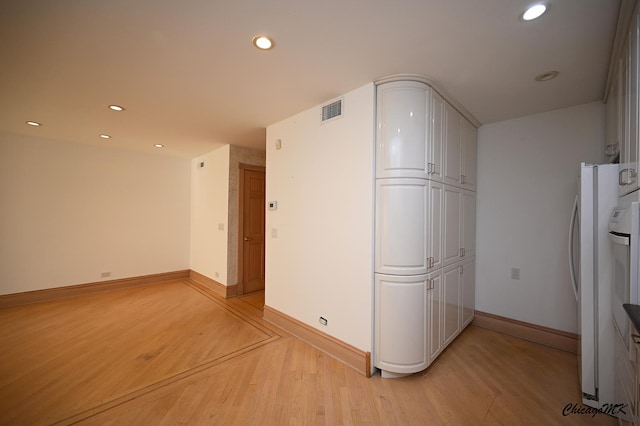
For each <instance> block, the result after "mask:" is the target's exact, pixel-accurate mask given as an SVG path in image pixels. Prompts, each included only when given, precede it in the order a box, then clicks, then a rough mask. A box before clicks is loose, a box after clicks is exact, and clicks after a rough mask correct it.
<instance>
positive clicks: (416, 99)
mask: <svg viewBox="0 0 640 426" xmlns="http://www.w3.org/2000/svg"><path fill="white" fill-rule="evenodd" d="M376 103H377V129H376V177H377V178H386V177H416V178H421V179H427V178H428V166H427V156H428V153H427V136H428V133H427V124H428V118H429V117H430V114H429V107H430V103H431V88H430V87H429V86H427V85H426V84H423V83H418V82H413V81H397V82H392V83H385V84H382V85H380V86H378V88H377V101H376Z"/></svg>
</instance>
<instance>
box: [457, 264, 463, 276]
mask: <svg viewBox="0 0 640 426" xmlns="http://www.w3.org/2000/svg"><path fill="white" fill-rule="evenodd" d="M458 269H459V272H460V275H462V274H464V266H462V265H460V266H458Z"/></svg>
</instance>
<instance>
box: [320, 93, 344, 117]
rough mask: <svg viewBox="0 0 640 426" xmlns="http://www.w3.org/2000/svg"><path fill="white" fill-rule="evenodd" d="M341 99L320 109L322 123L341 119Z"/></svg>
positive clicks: (342, 110)
mask: <svg viewBox="0 0 640 426" xmlns="http://www.w3.org/2000/svg"><path fill="white" fill-rule="evenodd" d="M342 102H343V100H342V98H341V99H338V100H337V101H333V102H331V103H330V104H327V105H325V106H323V107H322V122H323V123H326V122H327V121H329V120H335V119H336V118H340V117H342V114H343V112H344V108H343V107H342Z"/></svg>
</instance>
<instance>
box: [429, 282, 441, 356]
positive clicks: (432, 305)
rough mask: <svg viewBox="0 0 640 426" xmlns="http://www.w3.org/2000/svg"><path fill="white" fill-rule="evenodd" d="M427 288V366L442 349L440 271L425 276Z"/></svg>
mask: <svg viewBox="0 0 640 426" xmlns="http://www.w3.org/2000/svg"><path fill="white" fill-rule="evenodd" d="M427 279H428V283H429V288H428V290H427V303H428V305H429V323H428V326H427V328H428V329H429V364H431V363H432V362H433V360H434V359H436V357H437V356H438V355H439V354H440V352H442V350H443V349H444V346H443V343H444V335H443V333H442V306H443V302H442V270H439V271H436V272H433V273H431V274H429V275H428V276H427Z"/></svg>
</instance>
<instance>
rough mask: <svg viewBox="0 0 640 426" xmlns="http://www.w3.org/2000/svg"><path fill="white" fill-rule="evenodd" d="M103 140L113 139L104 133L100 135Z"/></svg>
mask: <svg viewBox="0 0 640 426" xmlns="http://www.w3.org/2000/svg"><path fill="white" fill-rule="evenodd" d="M100 137H101V138H102V139H111V136H109V135H105V134H104V133H103V134H101V135H100Z"/></svg>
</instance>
